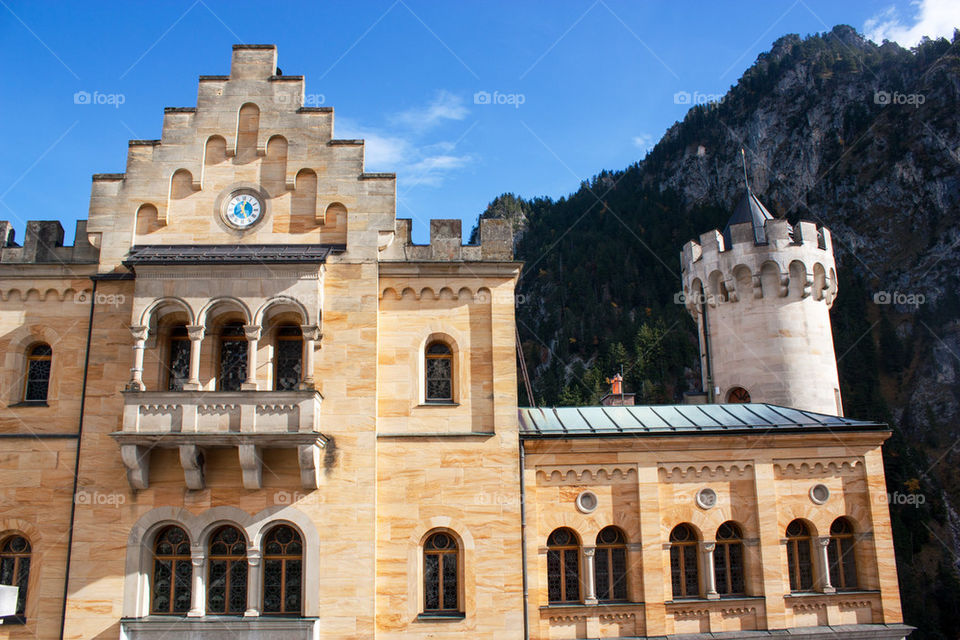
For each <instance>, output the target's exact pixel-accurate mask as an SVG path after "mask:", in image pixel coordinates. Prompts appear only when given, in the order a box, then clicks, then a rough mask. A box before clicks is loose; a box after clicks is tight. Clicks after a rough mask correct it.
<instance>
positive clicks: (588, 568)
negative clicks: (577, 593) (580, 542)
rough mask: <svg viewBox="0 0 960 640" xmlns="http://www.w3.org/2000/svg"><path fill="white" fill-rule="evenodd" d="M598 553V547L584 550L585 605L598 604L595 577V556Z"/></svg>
mask: <svg viewBox="0 0 960 640" xmlns="http://www.w3.org/2000/svg"><path fill="white" fill-rule="evenodd" d="M596 553H597V548H596V547H584V548H583V572H584V574H586V575H584V576H583V586H584V592H585V593H584V598H583V603H584V604H597V585H596V582H595V577H594V569H593V567H594V556H595V555H596Z"/></svg>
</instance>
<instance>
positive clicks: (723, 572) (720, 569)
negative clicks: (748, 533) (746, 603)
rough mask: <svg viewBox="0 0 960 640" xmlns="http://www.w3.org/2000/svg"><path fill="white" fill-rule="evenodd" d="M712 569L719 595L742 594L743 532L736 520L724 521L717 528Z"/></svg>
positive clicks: (743, 585) (743, 588) (743, 586)
mask: <svg viewBox="0 0 960 640" xmlns="http://www.w3.org/2000/svg"><path fill="white" fill-rule="evenodd" d="M713 571H714V577H715V578H716V583H717V593H719V594H720V595H721V596H742V595H744V593H745V589H746V587H745V584H744V571H743V532H742V531H741V530H740V526H739V525H738V524H737V523H736V522H724V523H723V524H722V525H720V528H718V529H717V546H716V548H715V549H714V550H713Z"/></svg>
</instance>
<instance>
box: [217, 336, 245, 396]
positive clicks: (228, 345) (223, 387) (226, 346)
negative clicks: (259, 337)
mask: <svg viewBox="0 0 960 640" xmlns="http://www.w3.org/2000/svg"><path fill="white" fill-rule="evenodd" d="M246 379H247V338H246V335H245V334H244V332H243V324H241V323H239V322H231V323H230V324H228V325H226V326H224V327H223V329H222V330H221V332H220V376H219V377H218V378H217V382H218V386H219V389H220V391H240V386H241V385H242V384H243V382H244V381H245V380H246Z"/></svg>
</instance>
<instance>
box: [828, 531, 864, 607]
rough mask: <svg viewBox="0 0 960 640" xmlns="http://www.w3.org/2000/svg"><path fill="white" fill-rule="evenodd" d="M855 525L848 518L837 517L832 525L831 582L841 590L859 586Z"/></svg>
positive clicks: (830, 547)
mask: <svg viewBox="0 0 960 640" xmlns="http://www.w3.org/2000/svg"><path fill="white" fill-rule="evenodd" d="M854 546H855V538H854V533H853V525H851V524H850V521H849V520H848V519H847V518H837V519H836V520H834V521H833V524H832V525H830V544H829V545H828V546H827V557H828V558H829V559H830V582H831V583H833V586H834V587H836V588H837V589H839V590H843V591H848V590H853V589H856V588H857V559H856V549H855V548H854Z"/></svg>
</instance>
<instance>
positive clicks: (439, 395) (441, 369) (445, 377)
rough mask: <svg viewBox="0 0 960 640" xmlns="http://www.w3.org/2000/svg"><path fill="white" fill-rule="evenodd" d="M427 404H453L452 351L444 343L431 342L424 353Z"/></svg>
mask: <svg viewBox="0 0 960 640" xmlns="http://www.w3.org/2000/svg"><path fill="white" fill-rule="evenodd" d="M425 369H426V381H425V384H426V387H425V388H426V394H425V398H426V401H427V402H441V403H442V402H453V351H452V350H451V349H450V346H449V345H447V344H446V343H444V342H439V341H438V342H431V343H430V344H429V345H427V351H426V367H425Z"/></svg>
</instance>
